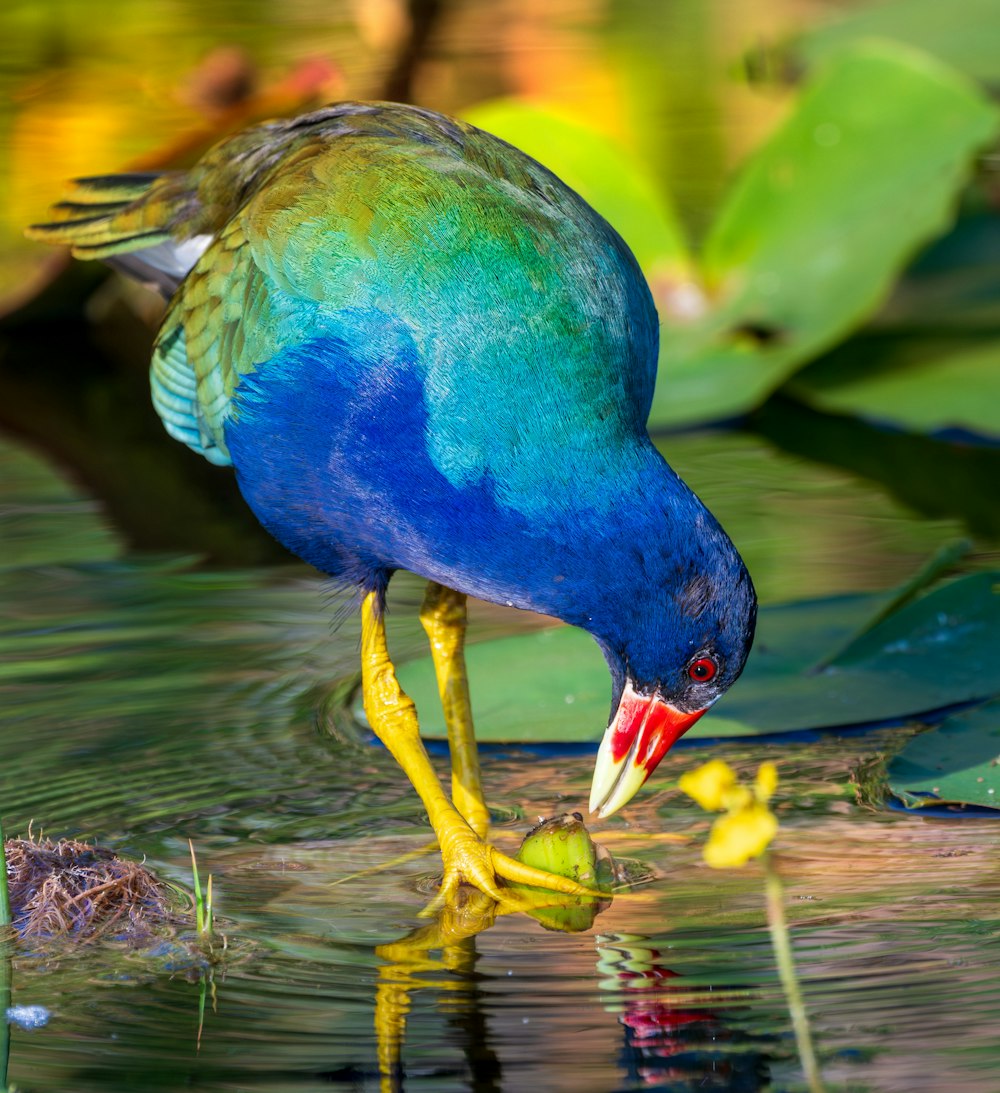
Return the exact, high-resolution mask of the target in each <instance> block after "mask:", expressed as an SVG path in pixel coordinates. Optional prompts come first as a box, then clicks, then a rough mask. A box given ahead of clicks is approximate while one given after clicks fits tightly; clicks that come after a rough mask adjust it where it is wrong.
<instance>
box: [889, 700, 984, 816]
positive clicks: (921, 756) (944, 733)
mask: <svg viewBox="0 0 1000 1093" xmlns="http://www.w3.org/2000/svg"><path fill="white" fill-rule="evenodd" d="M886 773H887V775H888V779H889V789H890V790H891V791H892V793H893V794H894V795H895V796H896V797H898V798H899V799H900V800H901V801H902V802H903V804H904V805H906V806H907V808H923V807H926V806H928V805H930V806H936V805H944V804H958V805H976V806H978V807H981V808H1000V701H997V702H988V703H987V704H986V705H984V706H979V707H977V708H976V709H973V710H966V711H965V712H964V713H960V714H955V715H954V716H952V717H949V718H948V719H947V720H946V721H943V722H942V723H941V724H940V725H939V726H938V727H937V728H936V729H930V730H928V731H927V732H924V733H921V734H920V735H919V736H915V737H914V738H913V739H912V740H910V742H909V743H908V744H907V745H906V746H905V747H904V748H903V750H902V751H901V752H899V754H898V755H896V756H895V757H894V758H893V759H892V761H891V762H890V763H889V765H888V767H887V769H886Z"/></svg>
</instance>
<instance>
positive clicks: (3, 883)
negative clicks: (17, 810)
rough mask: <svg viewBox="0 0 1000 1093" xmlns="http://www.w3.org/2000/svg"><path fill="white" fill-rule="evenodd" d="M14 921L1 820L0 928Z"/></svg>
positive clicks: (5, 845)
mask: <svg viewBox="0 0 1000 1093" xmlns="http://www.w3.org/2000/svg"><path fill="white" fill-rule="evenodd" d="M12 921H13V920H12V918H11V913H10V889H9V888H8V886H7V843H6V842H5V841H4V833H3V823H2V821H0V930H6V929H7V927H9V926H10V925H11V922H12Z"/></svg>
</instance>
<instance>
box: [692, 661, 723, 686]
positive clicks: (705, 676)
mask: <svg viewBox="0 0 1000 1093" xmlns="http://www.w3.org/2000/svg"><path fill="white" fill-rule="evenodd" d="M718 670H719V669H718V666H717V665H716V663H715V661H714V660H712V658H711V657H699V658H698V659H697V660H695V661H692V662H691V663H690V664H689V665H688V675H689V676H690V677H691V678H692V679H693V680H694V681H695V683H707V682H708V681H709V680H710V679H713V678H714V677H715V673H716V672H717V671H718Z"/></svg>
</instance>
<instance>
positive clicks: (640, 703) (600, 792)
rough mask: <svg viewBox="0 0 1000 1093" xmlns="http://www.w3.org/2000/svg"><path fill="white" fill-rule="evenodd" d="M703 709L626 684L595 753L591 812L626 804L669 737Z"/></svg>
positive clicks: (671, 739) (688, 725) (605, 811)
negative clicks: (692, 709)
mask: <svg viewBox="0 0 1000 1093" xmlns="http://www.w3.org/2000/svg"><path fill="white" fill-rule="evenodd" d="M704 712H705V711H704V710H696V711H695V712H694V713H684V712H683V711H682V710H678V709H677V708H676V707H675V706H671V705H670V703H669V702H664V701H663V699H661V698H658V697H657V696H656V695H643V694H639V692H638V691H636V690H635V689H634V688H633V687H632V684H631V683H626V685H625V690H624V691H623V692H622V697H621V701H620V702H619V703H618V711H617V713H616V714H615V716H614V717H613V718H612V719H611V724H610V725H609V726H608V729H607V732H605V734H604V739H603V740H602V741H601V749H600V751H599V752H598V753H597V765H596V766H595V767H594V782H593V786H592V788H591V790H590V811H591V812H596V813H597V815H598V816H610V815H611V814H612V813H613V812H617V811H618V809H620V808H621V807H622V805H625V804H627V803H628V802H629V801H630V800H631V799H632V798H633V797H634V796H635V794H636V793H637V792H638V790H639V787H640V786H641V785H642V784H643V783H644V782H645V781H646V779H647V778H648V777H649V776H650V775H651V774H652V773H653V771H654V770H655V769H656V765H657V763H659V761H660V760H661V759H662V758H663V757H664V755H666V754H667V752H668V751H669V750H670V746H671V745H672V744H673V743H674V741H675V740H677V739H678V737H680V736H682V735H683V734H684V733H685V732H687V730H688V729H689V728H691V726H692V725H693V724H694V723H695V722H696V721H697V720H698V718H699V717H701V715H702V714H703V713H704Z"/></svg>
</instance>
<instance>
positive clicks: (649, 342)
mask: <svg viewBox="0 0 1000 1093" xmlns="http://www.w3.org/2000/svg"><path fill="white" fill-rule="evenodd" d="M54 212H55V215H56V217H57V219H56V220H55V221H54V222H52V223H48V224H40V225H36V226H35V227H33V228H32V229H30V232H29V234H30V235H31V236H32V237H34V238H36V239H42V240H45V241H46V242H51V243H68V244H70V245H71V246H72V248H73V253H74V254H75V255H77V256H78V257H81V258H100V259H104V260H105V261H108V262H110V263H111V264H112V265H114V266H116V267H118V268H120V269H122V270H125V271H126V272H128V273H129V274H132V275H133V276H135V277H138V278H139V279H141V280H143V281H145V282H147V283H149V284H151V285H152V286H154V287H156V288H158V289H159V290H160V291H161V292H162V293H163V294H164V295H165V296H166V297H167V298H168V299H169V301H170V303H169V306H168V308H167V312H166V317H165V318H164V320H163V325H162V327H161V329H160V332H159V335H158V337H157V341H156V345H155V348H154V352H153V361H152V393H153V402H154V404H155V406H156V409H157V410H158V412H159V414H160V417H161V418H162V419H163V423H164V425H165V426H166V428H167V431H168V432H169V433H170V434H171V435H172V436H174V437H176V438H177V439H178V440H181V441H183V442H184V443H185V444H187V445H188V446H189V447H191V448H193V449H194V450H195V451H197V452H200V453H201V454H202V455H204V456H205V457H206V458H207V459H209V460H211V461H212V462H213V463H220V464H231V465H232V466H233V468H234V469H235V472H236V477H237V480H238V482H239V486H240V489H241V490H242V492H243V495H244V497H245V498H246V500H247V502H248V503H249V505H250V506H251V508H252V509H253V511H254V512H255V513H256V515H257V517H258V518H259V519H260V521H261V522H262V523H263V525H264V526H265V527H266V528H267V529H268V530H269V531H270V532H271V534H272V535H274V536H275V537H276V538H277V539H278V540H280V541H281V542H282V543H283V544H284V545H285V546H286V547H288V548H289V549H290V550H292V551H294V552H295V553H296V554H298V555H299V556H300V557H301V558H303V559H305V560H306V561H307V562H310V563H311V564H312V565H314V566H316V567H317V568H318V569H320V570H322V571H323V572H324V573H327V574H329V575H330V576H331V577H332V578H334V580H336V581H338V582H341V583H342V584H344V585H351V586H354V587H355V588H357V589H360V592H361V594H362V597H363V598H362V605H361V611H362V685H363V690H364V700H365V709H366V712H367V716H368V718H369V721H370V723H371V725H372V727H373V729H374V731H375V732H376V733H377V735H378V736H379V737H380V739H381V740H382V741H383V742H384V743H385V745H386V746H387V747H388V749H389V751H390V752H391V753H392V754H393V755H394V756H395V758H396V759H397V760H398V762H399V763H400V765H401V766H402V768H403V770H404V771H405V772H406V774H407V776H408V777H409V779H410V781H411V782H412V783H413V785H414V787H415V788H416V790H417V792H418V793H419V795H420V797H421V799H422V801H423V803H424V805H425V806H426V809H427V813H428V815H429V817H430V821H431V824H432V825H433V828H434V831H435V833H436V835H437V838H438V841H439V844H440V847H441V853H442V857H443V860H444V881H443V884H442V896H443V897H444V898H447V897H449V896H450V895H452V894H453V893H454V891H455V890H456V889H457V886H458V885H459V883H461V882H462V881H466V882H469V883H472V884H474V885H476V886H477V887H479V888H480V889H481V890H482V891H483V892H486V893H488V894H490V895H492V896H494V897H497V896H499V895H500V894H501V893H500V887H501V884H500V879H505V880H512V881H520V882H523V883H528V884H537V885H542V886H544V887H548V888H551V889H553V890H557V891H562V892H567V893H577V894H578V893H579V892H580V889H579V887H578V886H576V885H574V884H573V882H570V881H567V880H565V879H564V878H557V877H552V876H550V875H548V874H546V873H541V872H538V871H534V870H530V869H528V867H526V866H523V865H521V864H520V863H518V862H516V861H514V860H512V859H511V858H509V857H507V856H506V855H503V854H501V853H500V852H499V851H498V850H496V848H495V847H493V846H491V845H490V844H489V843H488V842H487V841H486V829H487V825H488V812H487V810H486V805H485V804H484V801H483V794H482V788H481V784H480V776H479V765H478V759H477V754H476V744H475V738H474V735H473V726H472V717H471V711H470V705H469V695H468V688H467V684H466V681H465V668H464V661H463V654H462V646H463V640H464V631H465V602H466V596H469V595H471V596H478V597H480V598H482V599H486V600H490V601H492V602H494V603H498V604H506V605H508V606H513V607H519V608H525V609H529V610H532V611H539V612H543V613H544V614H547V615H553V616H556V617H557V618H560V619H562V620H564V621H565V622H567V623H571V624H572V625H574V626H580V627H583V628H584V629H586V630H588V631H589V632H590V633H591V634H592V635H593V636H594V638H595V639H596V640H597V642H598V644H599V645H600V647H601V649H602V650H603V652H604V654H605V657H606V658H607V662H608V666H609V668H610V671H611V678H612V685H613V687H612V690H613V701H612V711H613V715H612V718H611V723H610V726H609V727H608V729H607V732H606V733H605V736H604V740H603V742H602V744H601V748H600V753H599V756H598V759H597V766H596V770H595V773H594V782H593V792H592V797H591V810H592V811H596V812H597V813H598V814H599V815H603V816H606V815H608V814H610V813H612V812H614V811H616V810H617V809H619V808H621V807H622V805H624V804H625V803H626V802H627V801H628V800H629V799H630V798H631V797H632V796H633V794H634V793H635V792H636V791H637V789H638V788H639V787H640V786H641V785H642V784H643V782H645V780H646V779H647V778H648V777H649V775H650V773H651V772H652V770H653V768H654V767H655V766H656V765H657V763H659V761H660V760H661V759H662V757H663V755H664V754H665V753H666V751H667V749H668V748H669V747H670V745H671V744H672V743H673V742H674V741H675V740H676V739H677V738H678V737H679V736H680V735H681V734H682V733H683V732H684V731H685V730H686V729H687V728H689V727H690V726H691V725H692V724H693V723H694V721H695V720H696V719H697V718H698V717H700V716H701V714H702V713H704V712H705V710H706V709H707V708H708V707H709V706H710V705H711V704H712V703H713V702H714V701H715V700H716V699H717V698H718V697H719V696H720V695H721V694H722V693H723V692H724V691H725V690H726V689H727V688H728V687H729V686H730V685H731V684H732V683H733V681H734V680H735V679H736V677H737V676H738V675H739V674H740V671H741V670H742V668H743V664H744V662H745V660H746V657H747V653H748V651H749V648H750V643H751V641H752V637H753V629H754V619H755V613H756V599H755V596H754V591H753V586H752V584H751V581H750V578H749V575H748V574H747V571H746V568H745V567H744V565H743V562H742V561H741V559H740V557H739V555H738V554H737V552H736V549H735V548H734V547H733V545H732V543H731V542H730V540H729V539H728V538H727V536H726V535H725V533H724V532H723V531H722V529H721V528H720V527H719V525H718V524H717V523H716V521H715V520H714V519H713V517H712V516H711V514H710V513H709V512H708V510H707V509H706V508H705V506H704V505H703V504H702V503H701V501H699V500H698V498H697V497H696V496H695V495H694V494H693V493H692V492H691V490H690V489H688V487H687V486H685V484H684V483H683V482H682V481H681V480H680V479H679V478H678V477H677V475H676V474H675V473H674V472H673V471H672V470H671V469H670V467H669V466H668V465H667V463H666V462H665V461H664V459H663V457H662V456H661V455H660V454H659V452H658V451H657V450H656V448H655V447H654V446H653V444H652V442H651V441H650V438H649V435H648V433H647V431H646V419H647V416H648V413H649V408H650V402H651V399H652V394H653V384H654V380H655V377H656V364H657V343H658V333H659V331H658V322H657V315H656V310H655V308H654V306H653V301H652V299H651V296H650V293H649V290H648V288H647V286H646V282H645V280H644V278H643V275H642V273H641V272H640V270H639V267H638V265H637V264H636V262H635V259H634V258H633V256H632V254H631V252H630V251H629V249H628V247H627V246H626V244H625V243H624V242H623V241H622V239H621V238H620V237H619V236H618V234H617V233H616V232H615V231H614V229H613V228H611V227H610V225H608V224H607V222H606V221H605V220H603V219H602V218H601V217H600V216H599V215H598V214H597V213H596V212H595V211H594V210H593V209H592V208H590V206H589V205H587V204H586V203H585V202H584V201H583V200H582V199H581V198H580V197H579V196H578V195H577V194H576V193H574V192H573V191H572V190H570V189H568V188H567V187H566V186H565V185H564V184H563V183H562V182H560V180H559V179H558V178H556V177H555V176H554V175H553V174H552V173H551V172H550V171H548V170H547V169H546V168H544V167H542V166H541V165H540V164H539V163H537V162H536V161H535V160H533V159H531V158H529V157H528V156H526V155H524V154H523V153H522V152H519V151H518V150H517V149H516V148H513V147H511V146H510V145H509V144H507V143H505V142H504V141H502V140H499V139H497V138H496V137H493V136H490V135H489V134H488V133H485V132H483V131H481V130H479V129H476V128H475V127H473V126H471V125H467V124H465V123H463V122H461V121H456V120H454V119H451V118H448V117H445V116H442V115H440V114H436V113H432V112H430V111H427V110H421V109H417V108H415V107H411V106H400V105H394V104H391V103H358V102H349V103H341V104H337V105H334V106H330V107H328V108H326V109H323V110H319V111H317V112H315V113H311V114H307V115H305V116H303V117H300V118H296V119H294V120H290V121H278V122H273V123H269V124H266V125H260V126H257V127H255V128H252V129H248V130H246V131H245V132H242V133H239V134H238V135H236V136H234V137H231V138H230V139H228V140H225V141H223V142H222V143H220V144H219V145H217V146H216V147H215V148H213V149H212V150H211V151H209V152H208V153H207V154H206V155H205V156H204V158H203V159H202V160H201V161H200V162H199V163H198V164H197V165H196V166H194V167H193V168H192V169H191V170H188V171H179V172H165V173H162V174H132V175H112V176H107V177H97V178H87V179H81V180H80V181H78V182H77V183H75V184H74V185H73V187H72V189H71V191H70V193H69V194H68V196H67V200H65V201H64V202H62V203H60V204H59V205H56V206H55V208H54ZM397 569H407V570H410V571H412V572H413V573H416V574H419V575H420V576H422V577H425V578H426V579H427V580H428V582H429V585H428V592H427V598H426V600H425V603H424V607H423V610H422V614H421V618H422V621H423V623H424V626H425V628H426V630H427V633H428V636H429V639H430V643H431V648H432V652H433V657H434V661H435V666H436V669H437V674H438V682H439V685H440V691H441V696H442V701H443V704H444V709H445V715H446V721H447V724H448V730H449V740H450V745H451V752H452V792H451V794H450V795H449V794H448V793H446V792H445V790H444V789H443V788H442V786H441V784H440V782H439V780H438V778H437V776H436V774H435V772H434V770H433V768H432V766H431V763H430V761H429V759H428V757H427V754H426V752H425V750H424V748H423V745H422V743H421V742H420V738H419V730H418V725H417V719H416V714H415V711H414V708H413V704H412V702H410V700H409V699H408V698H407V697H406V695H405V694H404V693H403V692H402V690H401V689H400V687H399V684H398V683H397V681H396V675H395V670H394V668H393V664H392V661H391V659H390V657H389V654H388V651H387V647H386V637H385V621H384V602H385V594H386V587H387V585H388V583H389V580H390V578H391V576H392V574H393V573H394V572H395V571H396V570H397ZM516 683H517V681H516V680H512V681H511V686H512V687H516Z"/></svg>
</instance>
